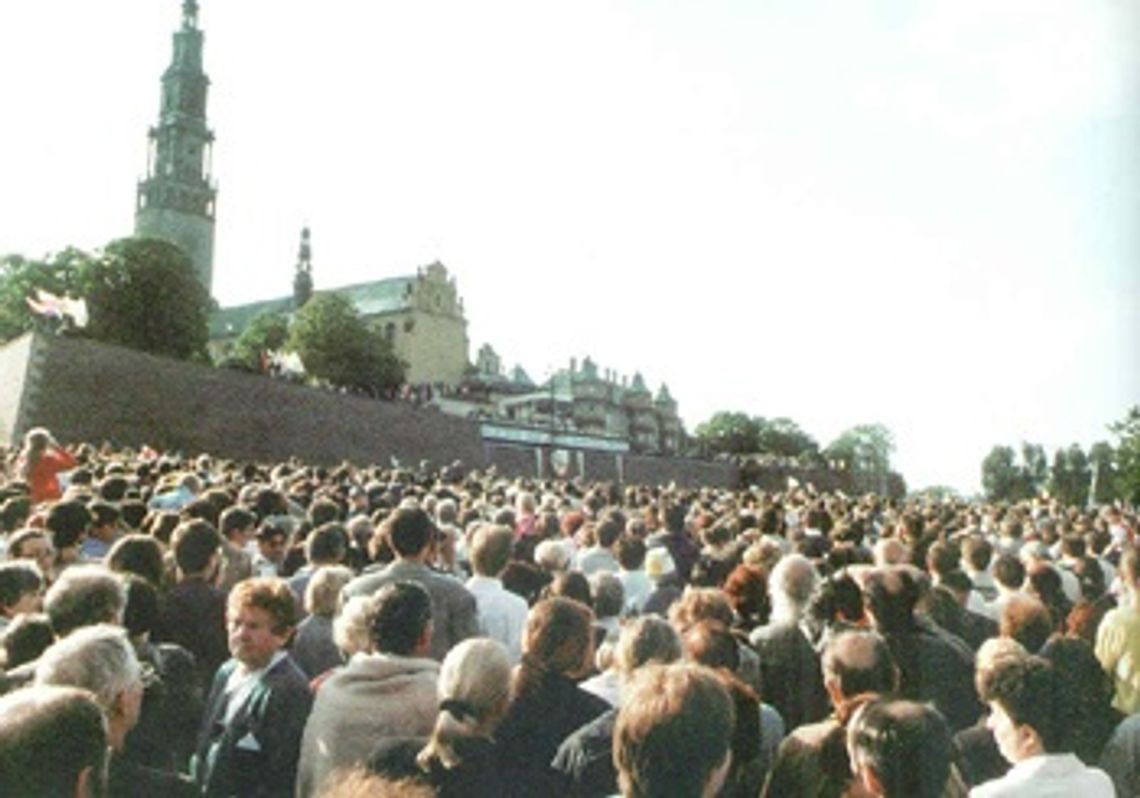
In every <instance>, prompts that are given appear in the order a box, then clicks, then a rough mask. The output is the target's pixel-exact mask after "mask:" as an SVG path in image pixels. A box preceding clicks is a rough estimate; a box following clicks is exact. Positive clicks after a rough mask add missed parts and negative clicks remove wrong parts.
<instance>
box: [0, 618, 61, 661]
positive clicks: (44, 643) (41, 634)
mask: <svg viewBox="0 0 1140 798" xmlns="http://www.w3.org/2000/svg"><path fill="white" fill-rule="evenodd" d="M54 642H55V633H54V632H53V631H52V629H51V620H50V619H49V618H48V617H47V614H46V613H43V612H32V613H28V614H27V615H21V616H19V617H18V618H16V619H15V620H13V621H12V622H11V623H10V624H8V628H7V629H5V630H4V633H3V634H2V635H0V648H2V649H3V650H4V657H3V662H4V665H3V667H5V668H7V669H9V670H11V669H12V668H18V667H19V666H21V665H23V664H24V663H26V662H34V661H35V660H37V659H39V657H40V655H41V654H43V653H44V651H46V650H47V647H48V646H50V645H51V644H52V643H54Z"/></svg>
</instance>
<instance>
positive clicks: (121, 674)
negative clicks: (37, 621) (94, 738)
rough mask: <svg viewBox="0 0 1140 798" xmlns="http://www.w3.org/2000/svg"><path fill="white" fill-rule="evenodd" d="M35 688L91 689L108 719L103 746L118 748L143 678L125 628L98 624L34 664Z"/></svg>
mask: <svg viewBox="0 0 1140 798" xmlns="http://www.w3.org/2000/svg"><path fill="white" fill-rule="evenodd" d="M36 684H39V685H55V686H67V687H81V688H83V689H84V690H89V691H91V693H92V694H94V696H95V700H96V701H98V703H99V706H100V707H101V708H102V710H103V714H104V715H105V716H106V718H107V731H108V742H109V744H110V745H111V747H112V748H114V749H115V750H121V749H122V747H123V743H124V742H125V741H126V737H127V733H128V732H129V731H130V730H131V729H133V728H134V726H135V724H136V723H138V719H139V711H140V710H141V708H142V695H143V675H142V666H141V665H140V664H139V661H138V657H136V656H135V650H134V648H133V647H132V646H131V641H130V640H129V639H128V638H127V633H126V631H125V630H124V629H122V628H121V627H118V626H111V625H109V624H98V625H96V626H88V627H85V628H83V629H78V630H76V631H75V632H74V633H73V634H71V635H69V636H68V637H66V638H64V639H63V640H60V641H59V642H57V643H55V644H53V645H52V646H51V647H50V648H49V649H48V650H47V651H45V652H44V654H43V656H42V657H40V661H39V663H38V664H37V665H36Z"/></svg>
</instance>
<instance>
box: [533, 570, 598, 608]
mask: <svg viewBox="0 0 1140 798" xmlns="http://www.w3.org/2000/svg"><path fill="white" fill-rule="evenodd" d="M543 595H544V597H545V596H549V597H555V596H561V597H563V598H569V599H574V600H575V601H577V602H579V603H581V604H583V605H585V606H586V607H589V608H591V609H593V606H594V597H593V594H591V593H590V580H589V579H587V578H586V576H585V575H584V574H583V573H582V572H581V571H566V572H564V573H560V574H557V575H556V576H555V577H554V579H552V580H551V581H550V584H548V585H547V586H546V588H545V590H544V592H543Z"/></svg>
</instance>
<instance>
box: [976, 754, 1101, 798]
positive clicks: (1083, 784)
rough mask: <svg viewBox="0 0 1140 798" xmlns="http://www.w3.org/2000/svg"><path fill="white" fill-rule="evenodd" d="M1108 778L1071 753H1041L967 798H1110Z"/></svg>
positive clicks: (1014, 767)
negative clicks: (1019, 797) (1023, 797)
mask: <svg viewBox="0 0 1140 798" xmlns="http://www.w3.org/2000/svg"><path fill="white" fill-rule="evenodd" d="M1115 795H1116V789H1115V788H1114V787H1113V786H1112V780H1111V779H1109V777H1108V775H1107V774H1106V773H1105V772H1104V771H1103V770H1099V769H1097V768H1090V767H1086V766H1085V764H1084V763H1083V762H1081V760H1079V759H1077V757H1076V755H1074V754H1041V755H1039V756H1033V757H1030V758H1029V759H1026V760H1024V761H1022V762H1018V763H1017V764H1016V765H1014V766H1013V767H1012V768H1011V769H1010V771H1009V772H1008V773H1006V774H1005V775H1004V776H1002V777H1001V778H1000V779H993V780H992V781H987V782H986V783H984V784H979V785H978V786H977V787H975V788H974V789H972V790H970V798H1017V797H1018V796H1025V798H1053V797H1054V796H1056V798H1078V796H1079V798H1113V797H1114V796H1115Z"/></svg>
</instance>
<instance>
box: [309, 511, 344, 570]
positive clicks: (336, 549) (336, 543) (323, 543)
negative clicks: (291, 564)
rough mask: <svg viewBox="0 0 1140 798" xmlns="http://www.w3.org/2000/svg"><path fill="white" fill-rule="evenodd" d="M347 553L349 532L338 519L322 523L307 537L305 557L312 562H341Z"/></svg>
mask: <svg viewBox="0 0 1140 798" xmlns="http://www.w3.org/2000/svg"><path fill="white" fill-rule="evenodd" d="M346 554H348V532H347V530H345V528H344V524H341V523H340V522H338V521H330V522H328V523H326V524H322V525H321V526H319V527H317V528H316V529H314V530H313V531H312V532H311V533H310V534H309V536H308V537H307V538H306V539H305V559H306V560H308V561H309V562H310V563H340V562H343V561H344V558H345V555H346Z"/></svg>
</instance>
